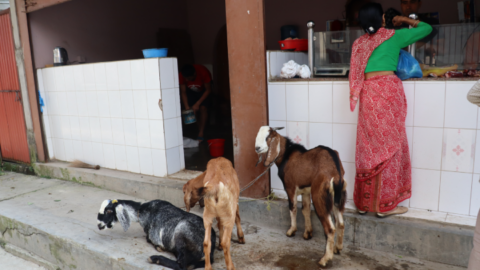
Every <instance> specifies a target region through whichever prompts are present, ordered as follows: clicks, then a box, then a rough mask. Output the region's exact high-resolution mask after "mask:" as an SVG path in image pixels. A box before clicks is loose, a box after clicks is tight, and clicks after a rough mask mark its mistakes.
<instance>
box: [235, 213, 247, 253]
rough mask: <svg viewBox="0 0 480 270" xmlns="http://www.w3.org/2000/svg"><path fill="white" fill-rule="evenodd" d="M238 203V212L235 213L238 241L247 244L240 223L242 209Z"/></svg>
mask: <svg viewBox="0 0 480 270" xmlns="http://www.w3.org/2000/svg"><path fill="white" fill-rule="evenodd" d="M239 208H240V207H238V204H237V213H236V214H235V225H237V237H238V243H240V244H245V237H244V235H243V230H242V225H241V224H240V222H241V219H240V211H239Z"/></svg>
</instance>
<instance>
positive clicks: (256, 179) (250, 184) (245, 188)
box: [240, 161, 275, 193]
mask: <svg viewBox="0 0 480 270" xmlns="http://www.w3.org/2000/svg"><path fill="white" fill-rule="evenodd" d="M273 164H275V161H273V162H272V163H271V164H270V165H268V167H267V168H266V169H265V171H264V172H263V173H262V174H260V175H259V176H257V178H255V179H253V181H252V182H250V183H248V184H247V185H246V186H245V187H244V188H242V189H241V190H240V193H242V192H244V191H245V190H247V189H248V188H249V187H251V186H252V185H253V184H255V182H257V181H258V179H260V177H262V175H264V174H265V173H266V172H267V171H268V169H270V168H271V167H272V166H273Z"/></svg>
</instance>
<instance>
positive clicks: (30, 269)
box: [0, 247, 45, 270]
mask: <svg viewBox="0 0 480 270" xmlns="http://www.w3.org/2000/svg"><path fill="white" fill-rule="evenodd" d="M0 268H1V269H2V270H20V269H21V270H45V268H43V267H41V266H38V265H36V264H34V263H32V262H29V261H26V260H24V259H21V258H18V257H16V256H13V255H12V254H10V253H8V252H6V251H5V250H4V249H3V248H1V247H0Z"/></svg>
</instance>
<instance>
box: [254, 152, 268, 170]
mask: <svg viewBox="0 0 480 270" xmlns="http://www.w3.org/2000/svg"><path fill="white" fill-rule="evenodd" d="M262 160H265V161H266V160H267V153H262V154H258V161H257V164H255V167H257V166H258V164H260V162H262ZM263 166H265V164H263Z"/></svg>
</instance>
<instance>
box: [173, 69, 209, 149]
mask: <svg viewBox="0 0 480 270" xmlns="http://www.w3.org/2000/svg"><path fill="white" fill-rule="evenodd" d="M179 84H180V96H181V99H182V103H183V106H184V108H185V110H193V112H194V113H195V116H196V118H197V124H198V129H199V131H198V137H197V140H198V141H204V132H205V126H206V124H207V119H208V108H209V107H210V106H211V103H212V102H211V99H210V93H211V92H212V75H211V74H210V71H208V69H207V68H206V67H204V66H202V65H190V64H187V65H184V66H183V67H182V68H181V69H180V72H179Z"/></svg>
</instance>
